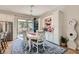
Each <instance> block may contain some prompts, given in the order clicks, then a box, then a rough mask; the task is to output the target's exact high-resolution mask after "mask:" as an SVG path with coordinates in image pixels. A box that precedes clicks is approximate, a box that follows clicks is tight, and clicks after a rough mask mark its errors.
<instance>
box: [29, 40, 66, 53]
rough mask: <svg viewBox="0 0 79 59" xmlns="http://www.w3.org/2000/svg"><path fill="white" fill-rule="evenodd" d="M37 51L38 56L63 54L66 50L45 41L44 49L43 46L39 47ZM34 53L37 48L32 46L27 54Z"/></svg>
mask: <svg viewBox="0 0 79 59" xmlns="http://www.w3.org/2000/svg"><path fill="white" fill-rule="evenodd" d="M27 50H28V48H27ZM38 50H39V52H38V54H63V53H64V52H65V51H66V50H67V49H66V48H63V47H60V46H58V45H56V44H54V43H52V42H49V41H47V40H46V41H45V46H44V48H43V45H39V48H38ZM36 52H37V48H36V47H35V46H33V47H32V49H31V51H30V53H29V52H27V53H28V54H36Z"/></svg>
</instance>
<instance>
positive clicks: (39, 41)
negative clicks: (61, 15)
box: [33, 30, 45, 53]
mask: <svg viewBox="0 0 79 59" xmlns="http://www.w3.org/2000/svg"><path fill="white" fill-rule="evenodd" d="M36 33H37V42H33V44H35V45H36V47H37V53H39V46H40V45H42V46H43V49H44V50H45V48H44V31H43V30H37V31H36Z"/></svg>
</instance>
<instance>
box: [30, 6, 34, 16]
mask: <svg viewBox="0 0 79 59" xmlns="http://www.w3.org/2000/svg"><path fill="white" fill-rule="evenodd" d="M33 7H34V5H31V6H30V15H31V16H33Z"/></svg>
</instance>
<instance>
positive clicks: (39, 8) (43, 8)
mask: <svg viewBox="0 0 79 59" xmlns="http://www.w3.org/2000/svg"><path fill="white" fill-rule="evenodd" d="M63 8H64V6H63V5H34V6H33V7H32V11H33V12H32V15H34V16H40V15H42V14H44V13H45V12H48V11H51V10H54V9H61V10H62V9H63ZM0 10H6V11H12V12H15V13H21V14H27V15H30V14H31V12H30V10H31V7H30V5H0Z"/></svg>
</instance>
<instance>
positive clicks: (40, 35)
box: [37, 30, 44, 41]
mask: <svg viewBox="0 0 79 59" xmlns="http://www.w3.org/2000/svg"><path fill="white" fill-rule="evenodd" d="M37 36H38V37H37V41H43V40H44V31H43V30H37Z"/></svg>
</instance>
